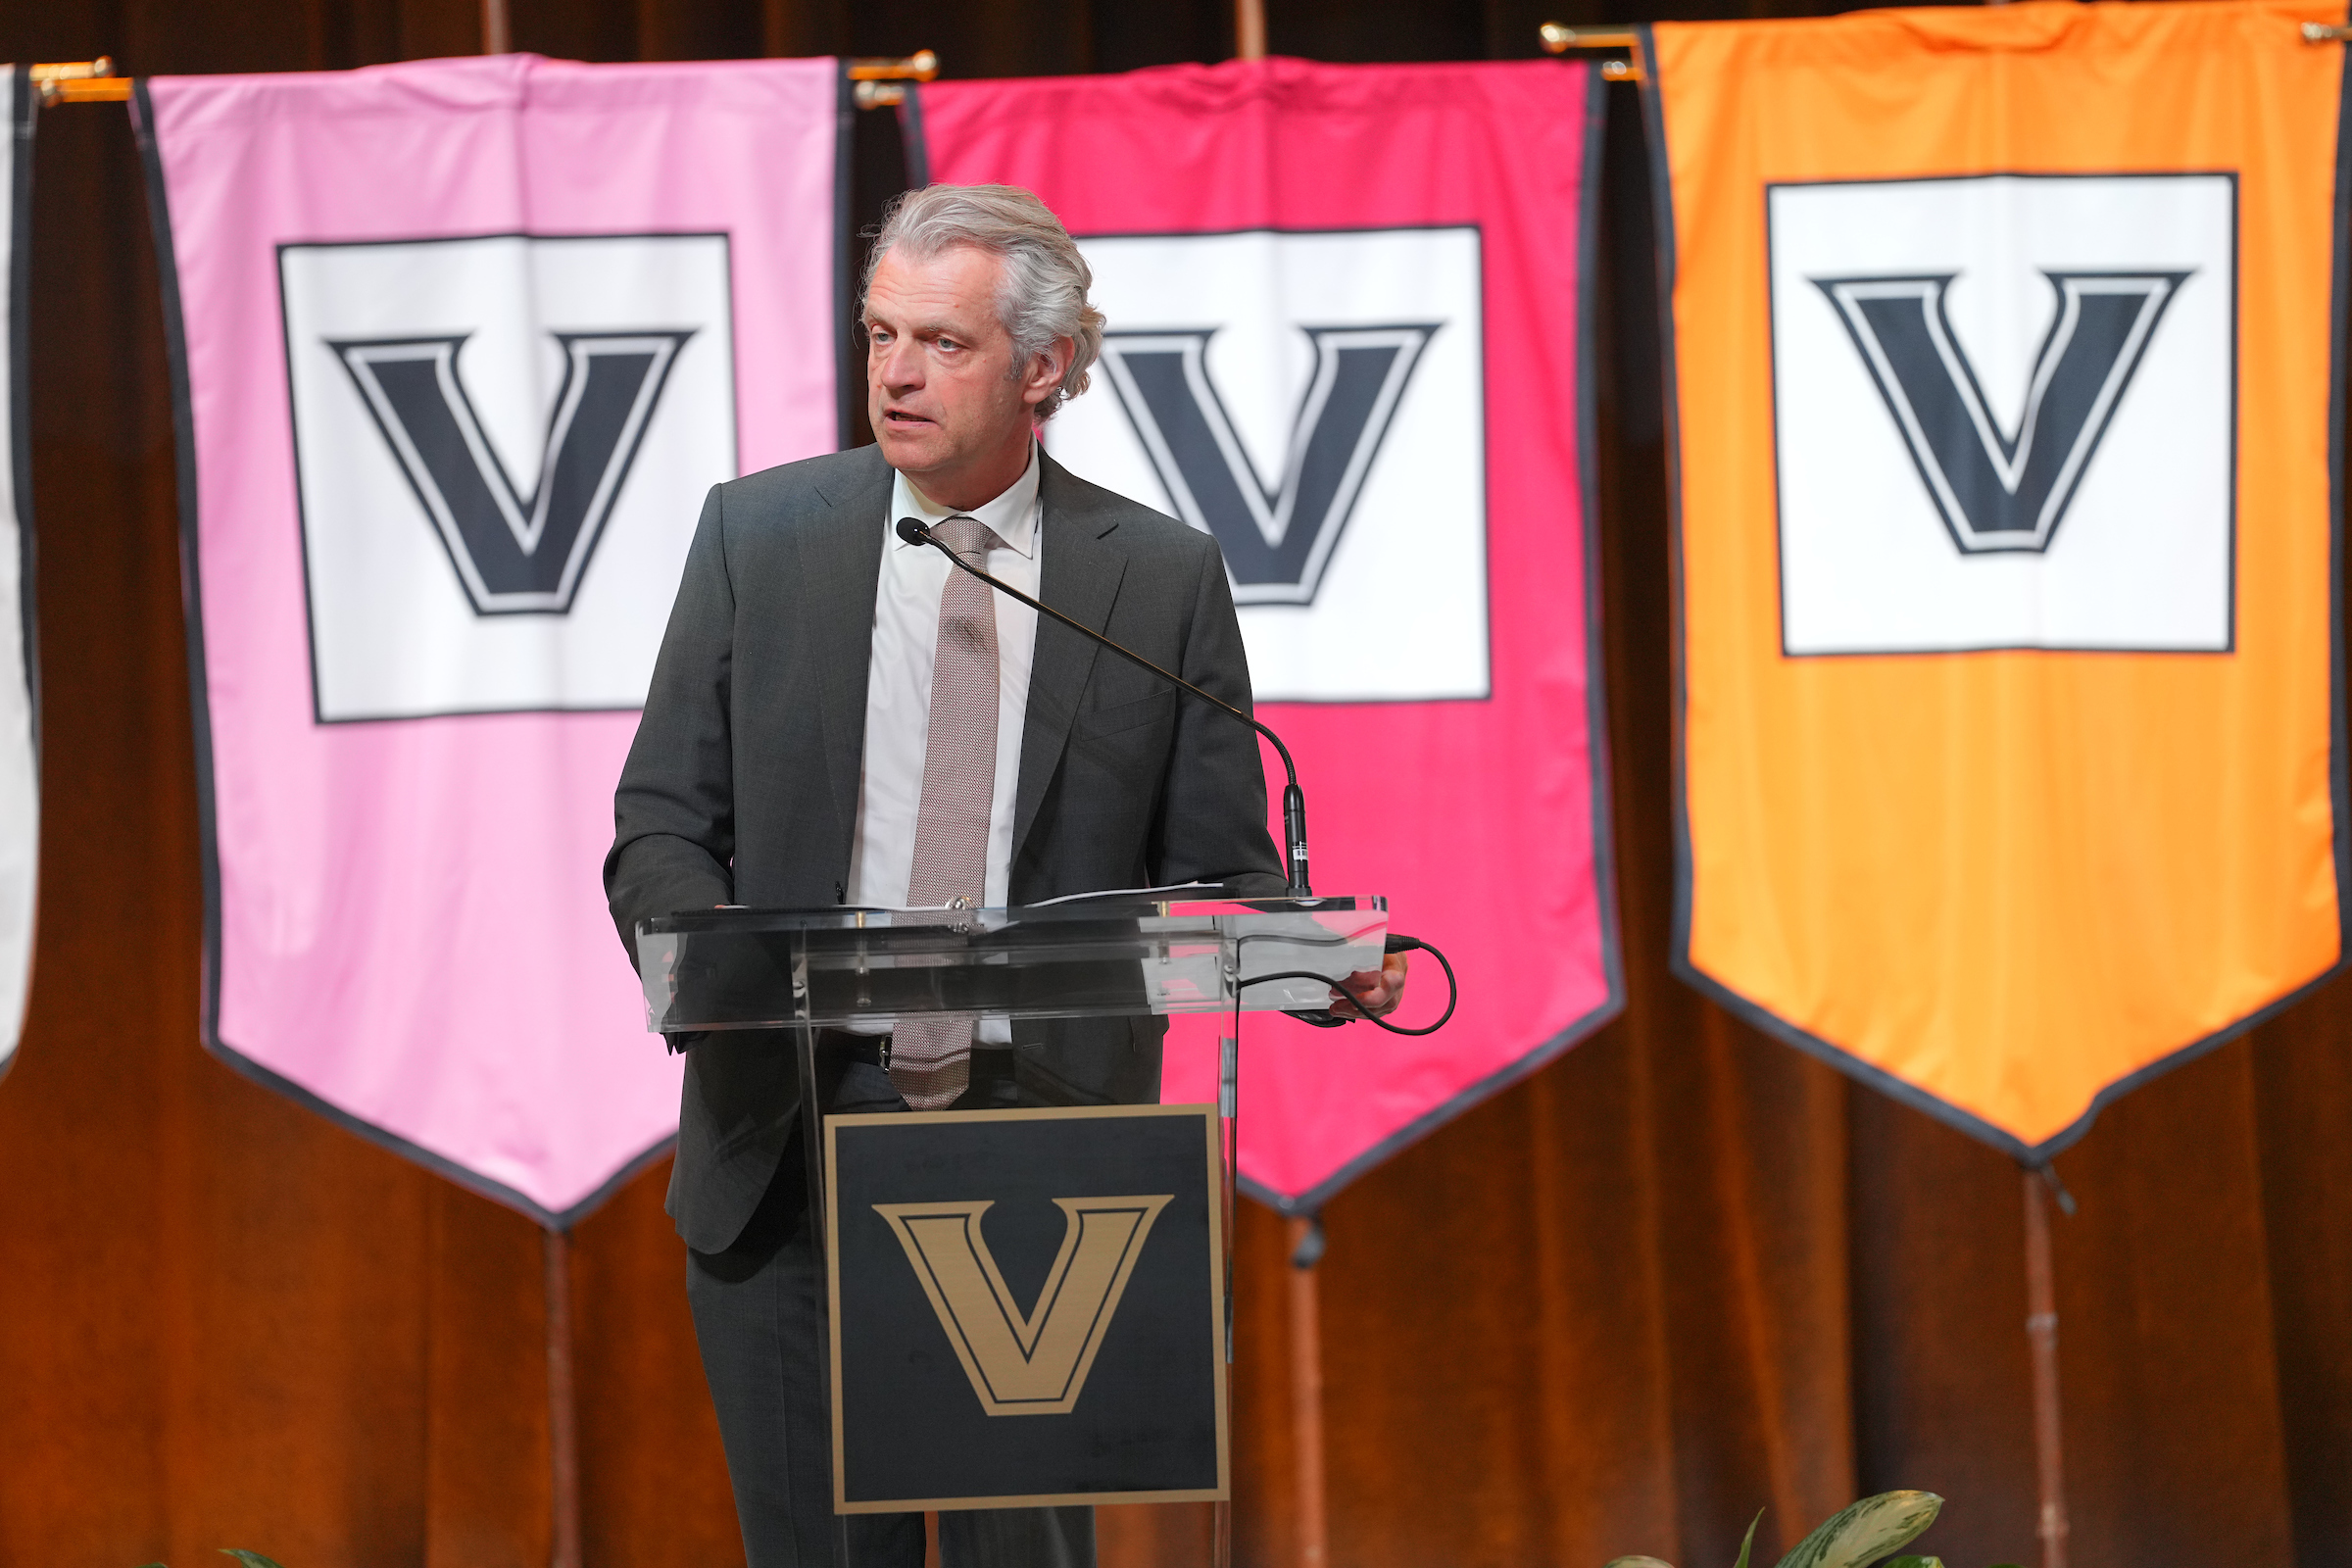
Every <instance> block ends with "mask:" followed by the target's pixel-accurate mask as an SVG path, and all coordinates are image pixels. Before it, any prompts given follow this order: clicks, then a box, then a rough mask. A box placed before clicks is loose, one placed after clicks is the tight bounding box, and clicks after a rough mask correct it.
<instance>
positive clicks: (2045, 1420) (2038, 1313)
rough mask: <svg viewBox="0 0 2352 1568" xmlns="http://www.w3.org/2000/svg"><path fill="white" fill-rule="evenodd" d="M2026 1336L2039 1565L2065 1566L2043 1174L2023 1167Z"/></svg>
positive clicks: (2062, 1441) (2054, 1302) (2061, 1446)
mask: <svg viewBox="0 0 2352 1568" xmlns="http://www.w3.org/2000/svg"><path fill="white" fill-rule="evenodd" d="M2026 1338H2027V1340H2028V1341H2029V1342H2030V1343H2031V1344H2032V1346H2033V1348H2034V1469H2035V1471H2036V1473H2037V1478H2038V1480H2039V1482H2040V1490H2041V1518H2040V1522H2039V1524H2038V1525H2037V1526H2036V1529H2035V1533H2036V1534H2037V1535H2039V1536H2040V1537H2041V1568H2066V1537H2067V1520H2066V1448H2065V1445H2066V1434H2065V1430H2064V1427H2063V1426H2062V1424H2061V1421H2060V1414H2061V1408H2060V1405H2059V1402H2058V1293H2057V1289H2056V1286H2055V1284H2054V1283H2053V1280H2052V1277H2051V1271H2050V1189H2049V1179H2048V1177H2047V1175H2046V1174H2045V1173H2044V1172H2042V1171H2040V1170H2036V1169H2034V1168H2033V1167H2031V1166H2029V1167H2027V1170H2026Z"/></svg>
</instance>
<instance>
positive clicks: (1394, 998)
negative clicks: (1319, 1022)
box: [1331, 953, 1404, 1018]
mask: <svg viewBox="0 0 2352 1568" xmlns="http://www.w3.org/2000/svg"><path fill="white" fill-rule="evenodd" d="M1403 1000H1404V955H1403V954H1401V953H1392V954H1390V955H1388V956H1386V957H1384V958H1382V959H1381V960H1380V967H1379V968H1377V969H1358V970H1357V971H1356V972H1355V973H1353V974H1351V975H1349V976H1348V978H1347V979H1345V980H1343V981H1341V982H1340V983H1339V984H1338V985H1336V986H1334V987H1332V988H1331V1001H1332V1008H1331V1014H1332V1016H1333V1017H1335V1018H1360V1017H1364V1016H1366V1015H1367V1014H1368V1015H1370V1016H1372V1017H1375V1018H1385V1017H1387V1016H1388V1015H1389V1014H1390V1013H1392V1012H1395V1011H1396V1010H1397V1004H1398V1003H1399V1002H1402V1001H1403Z"/></svg>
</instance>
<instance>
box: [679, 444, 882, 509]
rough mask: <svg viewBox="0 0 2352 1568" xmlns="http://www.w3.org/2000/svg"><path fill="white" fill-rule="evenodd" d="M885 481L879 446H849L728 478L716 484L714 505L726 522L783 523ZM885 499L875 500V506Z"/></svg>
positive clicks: (850, 498)
mask: <svg viewBox="0 0 2352 1568" xmlns="http://www.w3.org/2000/svg"><path fill="white" fill-rule="evenodd" d="M889 483H890V466H889V465H888V464H886V463H884V462H883V461H882V452H881V449H880V448H878V447H871V446H864V447H852V448H850V449H849V450H848V451H846V452H828V453H825V454H824V455H822V456H821V457H814V458H803V459H801V460H800V461H799V462H798V463H783V464H778V465H777V466H775V467H772V468H761V469H760V471H759V472H757V473H747V474H745V475H744V476H743V477H742V478H740V479H730V480H728V481H727V482H726V483H724V484H722V485H720V486H719V487H718V493H719V504H720V505H721V506H722V507H723V508H724V509H725V510H726V515H727V521H728V523H729V524H730V525H737V524H750V525H758V524H761V523H768V524H777V523H788V522H790V521H791V519H792V518H794V517H796V516H799V515H802V514H805V513H807V512H809V511H811V510H815V509H820V508H821V509H825V510H828V511H829V510H831V509H833V508H836V507H839V506H841V505H843V504H844V503H845V502H847V501H850V500H852V499H854V498H855V497H857V496H858V494H859V493H860V492H862V491H864V490H867V489H869V488H871V487H874V486H877V485H880V486H887V485H888V484H889ZM887 505H888V503H887V502H881V503H877V512H876V515H880V512H879V509H880V508H881V507H884V506H887Z"/></svg>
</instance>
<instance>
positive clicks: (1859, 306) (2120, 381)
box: [1812, 271, 2189, 555]
mask: <svg viewBox="0 0 2352 1568" xmlns="http://www.w3.org/2000/svg"><path fill="white" fill-rule="evenodd" d="M1957 276H1958V274H1957V273H1950V272H1944V273H1929V274H1922V275H1918V276H1910V277H1817V278H1814V279H1812V283H1813V286H1814V287H1815V288H1818V289H1820V290H1821V291H1822V293H1823V294H1825V295H1827V296H1828V297H1829V300H1830V303H1831V305H1832V306H1833V307H1835V308H1836V310H1837V312H1838V320H1839V321H1840V322H1842V323H1843V324H1844V326H1845V330H1846V332H1847V334H1848V335H1850V336H1851V337H1852V338H1853V341H1854V347H1855V349H1856V350H1857V351H1858V352H1859V353H1860V354H1861V356H1862V363H1863V364H1864V365H1865V366H1867V367H1869V369H1870V378H1871V380H1872V381H1873V382H1875V383H1876V384H1877V386H1878V389H1879V396H1880V397H1882V398H1883V399H1885V400H1886V404H1887V413H1889V414H1891V415H1892V416H1893V417H1894V422H1895V424H1896V426H1897V427H1898V428H1900V429H1901V431H1902V434H1903V443H1904V445H1905V446H1907V447H1908V448H1909V449H1910V452H1911V459H1912V462H1914V463H1915V464H1917V465H1918V466H1919V475H1920V479H1921V481H1922V482H1923V483H1925V484H1926V485H1927V487H1928V493H1929V494H1930V495H1931V496H1933V497H1934V498H1935V502H1936V511H1937V512H1938V513H1939V514H1941V515H1942V517H1943V521H1944V526H1945V527H1947V528H1949V529H1950V530H1951V535H1952V542H1953V543H1954V544H1956V545H1958V546H1959V547H1960V549H1961V550H1962V551H1963V552H1965V553H1968V554H1971V555H1974V554H1977V553H1979V552H1984V551H2017V550H2031V551H2039V550H2046V549H2048V548H2049V544H2050V538H2051V536H2052V535H2053V534H2055V533H2056V532H2057V529H2058V523H2059V521H2060V519H2062V518H2063V517H2064V516H2065V515H2066V509H2067V505H2068V503H2069V502H2071V501H2072V500H2073V499H2074V496H2075V491H2076V489H2077V487H2078V486H2080V485H2081V483H2082V474H2083V471H2084V470H2085V469H2087V468H2088V467H2089V466H2090V460H2091V458H2092V456H2093V455H2094V454H2095V453H2096V452H2097V451H2098V446H2099V438H2100V437H2101V436H2102V435H2104V434H2105V433H2106V431H2107V425H2108V421H2109V420H2111V419H2112V418H2114V417H2115V411H2116V408H2117V406H2118V405H2119V404H2121V403H2122V401H2123V397H2124V393H2125V391H2126V389H2128V388H2129V387H2130V386H2131V372H2132V371H2134V370H2135V369H2137V368H2139V362H2140V357H2141V356H2142V355H2143V354H2145V353H2146V352H2147V347H2148V342H2149V340H2150V339H2151V338H2152V337H2154V336H2155V333H2156V326H2157V323H2158V322H2159V321H2161V320H2162V319H2164V312H2165V308H2166V307H2167V306H2169V305H2170V304H2171V303H2172V302H2173V299H2174V297H2175V296H2176V295H2177V294H2179V292H2180V286H2181V284H2182V283H2184V282H2185V281H2186V280H2187V279H2188V276H2189V274H2188V273H2187V272H2160V271H2149V272H2143V273H2123V272H2058V271H2045V272H2043V273H2042V276H2044V277H2045V278H2047V279H2048V280H2049V284H2050V287H2051V289H2052V290H2053V291H2054V292H2055V293H2056V294H2057V296H2058V298H2057V311H2056V313H2055V315H2054V316H2053V317H2052V319H2051V321H2050V329H2049V331H2048V333H2047V334H2046V335H2044V337H2043V338H2042V341H2041V348H2040V350H2039V352H2038V353H2036V354H2035V355H2034V368H2033V370H2032V372H2031V377H2030V379H2029V381H2028V383H2027V388H2026V400H2025V409H2024V412H2023V414H2022V415H2021V416H2020V417H2019V421H2018V428H2017V430H2016V432H2015V433H2014V434H2012V433H2010V432H2008V431H2005V430H2003V429H2002V428H2001V427H2000V424H1999V422H1998V421H1997V420H1996V419H1995V418H1994V417H1993V415H1992V411H1991V407H1990V405H1989V404H1988V403H1987V401H1986V400H1985V392H1984V388H1983V387H1982V386H1980V385H1979V384H1978V381H1977V372H1976V368H1975V367H1974V366H1973V365H1971V364H1970V363H1969V358H1968V352H1967V350H1965V349H1963V348H1962V347H1961V346H1960V340H1959V338H1958V336H1957V335H1956V334H1954V332H1953V331H1952V323H1951V318H1950V317H1949V316H1948V315H1947V314H1946V311H1945V308H1944V302H1945V296H1946V295H1947V294H1948V293H1949V291H1950V289H1951V286H1952V283H1953V281H1954V280H1955V278H1956V277H1957Z"/></svg>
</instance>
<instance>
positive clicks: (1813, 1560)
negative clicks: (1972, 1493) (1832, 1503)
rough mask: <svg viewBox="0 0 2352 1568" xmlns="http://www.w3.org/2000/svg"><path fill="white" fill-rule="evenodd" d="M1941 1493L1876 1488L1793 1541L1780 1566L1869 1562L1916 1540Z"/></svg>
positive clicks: (1847, 1566)
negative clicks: (1890, 1490)
mask: <svg viewBox="0 0 2352 1568" xmlns="http://www.w3.org/2000/svg"><path fill="white" fill-rule="evenodd" d="M1942 1508H1943V1499H1942V1498H1941V1497H1938V1496H1937V1495H1936V1494H1934V1493H1933V1492H1882V1493H1880V1494H1879V1495H1877V1496H1875V1497H1864V1498H1863V1499H1862V1500H1861V1501H1860V1502H1857V1503H1854V1504H1852V1505H1851V1506H1849V1507H1847V1508H1846V1509H1844V1510H1843V1511H1842V1512H1839V1513H1837V1514H1833V1515H1832V1516H1831V1517H1830V1518H1829V1519H1828V1520H1827V1521H1825V1522H1824V1523H1823V1524H1822V1526H1821V1528H1820V1529H1818V1530H1816V1531H1814V1532H1813V1533H1812V1534H1811V1535H1809V1536H1807V1537H1806V1538H1805V1539H1804V1540H1802V1541H1800V1542H1798V1543H1797V1544H1796V1549H1795V1550H1793V1551H1791V1552H1789V1555H1788V1556H1786V1557H1783V1558H1782V1559H1781V1565H1780V1568H1870V1564H1872V1563H1874V1562H1877V1561H1878V1560H1879V1559H1880V1558H1882V1557H1884V1556H1886V1555H1887V1553H1888V1552H1890V1551H1893V1550H1895V1549H1897V1548H1898V1547H1901V1546H1906V1545H1909V1544H1911V1543H1912V1542H1913V1541H1915V1540H1917V1539H1918V1538H1919V1536H1920V1534H1921V1532H1923V1531H1925V1530H1926V1529H1927V1528H1928V1526H1930V1525H1932V1524H1934V1523H1935V1522H1936V1514H1937V1513H1938V1512H1940V1511H1941V1510H1942Z"/></svg>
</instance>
